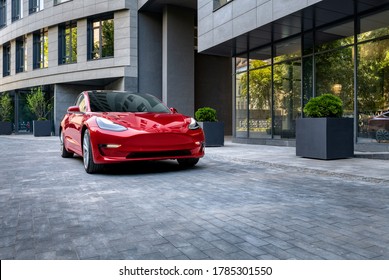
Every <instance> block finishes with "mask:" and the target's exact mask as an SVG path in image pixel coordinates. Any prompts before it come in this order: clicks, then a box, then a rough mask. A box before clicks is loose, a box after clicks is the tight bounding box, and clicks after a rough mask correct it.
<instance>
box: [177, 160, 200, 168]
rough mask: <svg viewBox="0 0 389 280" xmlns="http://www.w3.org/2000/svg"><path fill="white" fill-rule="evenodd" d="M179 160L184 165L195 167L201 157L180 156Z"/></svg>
mask: <svg viewBox="0 0 389 280" xmlns="http://www.w3.org/2000/svg"><path fill="white" fill-rule="evenodd" d="M177 161H178V164H179V165H180V166H182V167H193V166H195V165H196V164H197V163H198V162H199V158H180V159H177Z"/></svg>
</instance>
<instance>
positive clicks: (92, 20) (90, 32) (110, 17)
mask: <svg viewBox="0 0 389 280" xmlns="http://www.w3.org/2000/svg"><path fill="white" fill-rule="evenodd" d="M108 20H112V23H113V27H114V28H115V20H114V16H113V14H108V15H104V16H100V17H93V18H90V19H88V60H90V61H93V60H100V59H105V58H113V57H114V56H115V51H114V48H115V43H114V42H115V40H113V41H112V44H113V46H112V47H113V50H112V51H113V53H112V55H109V56H103V43H104V36H103V32H102V31H103V22H104V21H108ZM97 22H99V26H98V30H99V32H98V36H99V39H98V42H99V48H98V56H97V57H95V54H96V53H97V52H96V51H95V48H94V42H95V38H94V35H95V29H97V28H95V27H94V23H97ZM113 32H114V31H113ZM113 37H114V38H115V32H114V33H113Z"/></svg>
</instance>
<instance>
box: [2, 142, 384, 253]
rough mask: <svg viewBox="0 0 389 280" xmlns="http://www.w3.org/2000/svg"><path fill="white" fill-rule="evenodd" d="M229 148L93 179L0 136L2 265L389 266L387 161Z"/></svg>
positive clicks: (50, 147) (44, 150) (118, 168)
mask: <svg viewBox="0 0 389 280" xmlns="http://www.w3.org/2000/svg"><path fill="white" fill-rule="evenodd" d="M225 143H226V145H225V146H224V147H218V148H207V149H206V156H205V157H204V158H203V159H201V160H200V162H199V163H198V165H197V166H196V167H195V168H191V169H182V168H180V167H179V165H178V164H177V163H176V161H160V162H136V163H130V164H121V165H112V166H107V168H105V169H104V170H103V172H102V173H101V174H95V175H90V174H87V173H86V172H85V171H84V169H83V164H82V159H81V158H80V157H74V158H70V159H63V158H61V156H60V153H59V141H58V138H57V137H33V136H31V135H11V136H0V171H1V173H0V259H50V260H51V259H60V260H65V259H140V260H141V259H176V260H178V259H317V260H320V259H362V260H366V259H373V260H375V259H389V219H388V217H389V203H388V197H389V187H388V182H389V174H388V172H387V169H386V163H387V161H385V160H378V159H366V158H350V159H342V160H333V161H322V160H313V159H305V158H299V157H296V156H295V150H294V148H291V147H272V146H259V145H245V144H235V143H232V142H231V141H226V142H225Z"/></svg>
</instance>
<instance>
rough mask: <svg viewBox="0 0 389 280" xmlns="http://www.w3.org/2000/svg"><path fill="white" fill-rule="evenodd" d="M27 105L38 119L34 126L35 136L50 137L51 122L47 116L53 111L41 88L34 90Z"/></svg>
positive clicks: (28, 97)
mask: <svg viewBox="0 0 389 280" xmlns="http://www.w3.org/2000/svg"><path fill="white" fill-rule="evenodd" d="M27 105H28V108H29V109H30V111H31V112H32V113H33V114H34V115H35V116H36V118H37V119H36V120H34V121H33V126H32V127H33V132H34V136H50V135H51V122H50V121H49V120H47V115H48V114H49V113H50V111H51V109H52V104H51V103H50V101H48V100H47V99H46V98H45V94H44V92H43V91H42V88H41V87H38V88H34V89H32V90H31V93H30V94H28V95H27Z"/></svg>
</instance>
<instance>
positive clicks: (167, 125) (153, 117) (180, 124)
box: [101, 112, 190, 133]
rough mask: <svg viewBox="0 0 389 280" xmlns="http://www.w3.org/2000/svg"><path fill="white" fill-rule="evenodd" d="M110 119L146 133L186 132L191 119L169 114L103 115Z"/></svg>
mask: <svg viewBox="0 0 389 280" xmlns="http://www.w3.org/2000/svg"><path fill="white" fill-rule="evenodd" d="M101 117H104V118H106V119H109V120H111V121H113V122H114V123H117V124H120V125H122V126H124V127H127V128H130V129H136V130H140V131H145V132H153V133H155V132H185V131H187V130H188V125H189V123H190V118H189V117H186V116H184V115H181V114H169V113H120V112H118V113H116V112H115V113H103V114H102V115H101Z"/></svg>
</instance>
